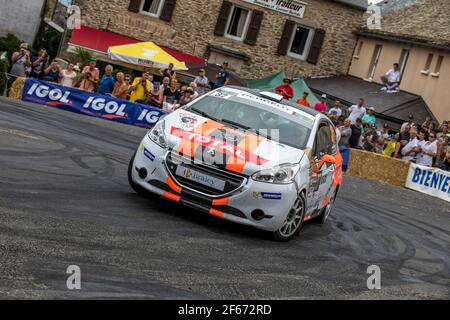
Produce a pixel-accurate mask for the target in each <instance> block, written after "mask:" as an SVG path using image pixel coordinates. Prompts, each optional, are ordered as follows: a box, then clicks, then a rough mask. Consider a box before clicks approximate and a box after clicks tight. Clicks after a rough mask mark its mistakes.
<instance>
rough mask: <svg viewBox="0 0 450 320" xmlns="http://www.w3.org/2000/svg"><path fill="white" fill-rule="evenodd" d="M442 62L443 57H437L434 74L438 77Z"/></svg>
mask: <svg viewBox="0 0 450 320" xmlns="http://www.w3.org/2000/svg"><path fill="white" fill-rule="evenodd" d="M443 61H444V56H439V58H438V61H437V63H436V67H435V68H434V74H435V75H439V73H440V72H441V67H442V62H443Z"/></svg>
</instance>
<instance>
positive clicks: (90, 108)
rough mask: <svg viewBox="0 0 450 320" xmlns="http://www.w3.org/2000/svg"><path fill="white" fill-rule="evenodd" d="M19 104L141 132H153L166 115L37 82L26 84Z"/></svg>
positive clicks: (84, 92) (152, 108) (147, 108)
mask: <svg viewBox="0 0 450 320" xmlns="http://www.w3.org/2000/svg"><path fill="white" fill-rule="evenodd" d="M22 100H23V101H28V102H33V103H39V104H45V105H47V106H50V107H55V108H58V109H63V110H67V111H71V112H76V113H81V114H85V115H89V116H92V117H97V118H103V119H107V120H111V121H116V122H120V123H125V124H129V125H134V126H138V127H142V128H152V127H153V126H154V125H155V123H156V122H158V120H159V118H160V117H161V116H163V115H164V114H165V112H163V111H162V110H161V109H159V108H157V107H153V106H147V105H142V104H137V103H132V102H129V101H126V100H121V99H117V98H114V97H112V96H107V95H102V94H98V93H93V92H87V91H83V90H80V89H75V88H68V87H62V86H58V85H56V84H54V83H50V82H45V81H40V80H36V79H27V80H26V81H25V86H24V89H23V93H22Z"/></svg>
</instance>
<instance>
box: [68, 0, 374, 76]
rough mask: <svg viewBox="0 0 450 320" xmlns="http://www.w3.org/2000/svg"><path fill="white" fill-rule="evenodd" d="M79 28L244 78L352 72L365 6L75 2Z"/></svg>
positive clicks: (276, 0) (211, 0)
mask: <svg viewBox="0 0 450 320" xmlns="http://www.w3.org/2000/svg"><path fill="white" fill-rule="evenodd" d="M75 4H77V5H79V6H80V8H81V13H82V24H83V25H84V26H87V27H90V28H96V29H101V30H103V31H105V30H106V31H109V32H112V33H117V34H120V35H123V36H127V37H130V38H134V39H137V40H140V41H153V42H155V43H157V44H158V45H160V46H164V47H168V48H171V49H175V50H179V51H182V52H184V53H187V54H191V55H195V56H200V57H205V58H207V59H208V62H209V63H221V62H223V61H224V60H226V61H228V62H229V63H230V67H231V68H232V69H233V70H234V71H236V72H237V73H238V74H239V75H240V76H241V77H245V78H259V77H264V76H267V75H269V74H271V73H274V72H277V71H281V70H283V71H285V72H286V73H287V74H288V75H289V76H323V75H334V74H345V73H347V70H348V66H349V64H350V61H351V56H352V52H353V50H354V47H355V43H356V36H355V35H354V34H353V30H354V29H356V28H357V27H360V26H361V24H362V21H363V15H364V11H365V8H366V7H367V0H306V1H300V0H196V1H192V0H109V1H104V0H89V1H87V0H77V1H75Z"/></svg>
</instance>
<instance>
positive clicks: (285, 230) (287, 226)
mask: <svg viewBox="0 0 450 320" xmlns="http://www.w3.org/2000/svg"><path fill="white" fill-rule="evenodd" d="M305 204H306V202H305V196H304V194H303V193H301V194H299V195H298V197H297V199H296V200H295V202H294V205H293V206H292V208H291V210H290V211H289V213H288V215H287V217H286V220H285V221H284V223H283V225H282V226H281V228H280V229H278V230H277V231H275V232H274V233H273V236H274V238H275V240H276V241H282V242H286V241H289V240H291V239H292V238H293V237H294V236H295V235H296V234H297V233H298V232H299V231H300V229H301V227H302V224H303V218H304V216H305V210H306V208H305Z"/></svg>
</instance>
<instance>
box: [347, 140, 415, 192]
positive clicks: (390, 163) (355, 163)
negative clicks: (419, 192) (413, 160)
mask: <svg viewBox="0 0 450 320" xmlns="http://www.w3.org/2000/svg"><path fill="white" fill-rule="evenodd" d="M409 165H410V163H409V162H408V161H403V160H399V159H395V158H389V157H385V156H383V155H380V154H376V153H373V152H367V151H363V150H356V149H352V150H351V151H350V162H349V166H348V170H347V174H348V175H351V176H357V177H362V178H366V179H370V180H375V181H379V182H383V183H388V184H392V185H394V186H399V187H404V186H405V182H406V178H407V177H408V171H409Z"/></svg>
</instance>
